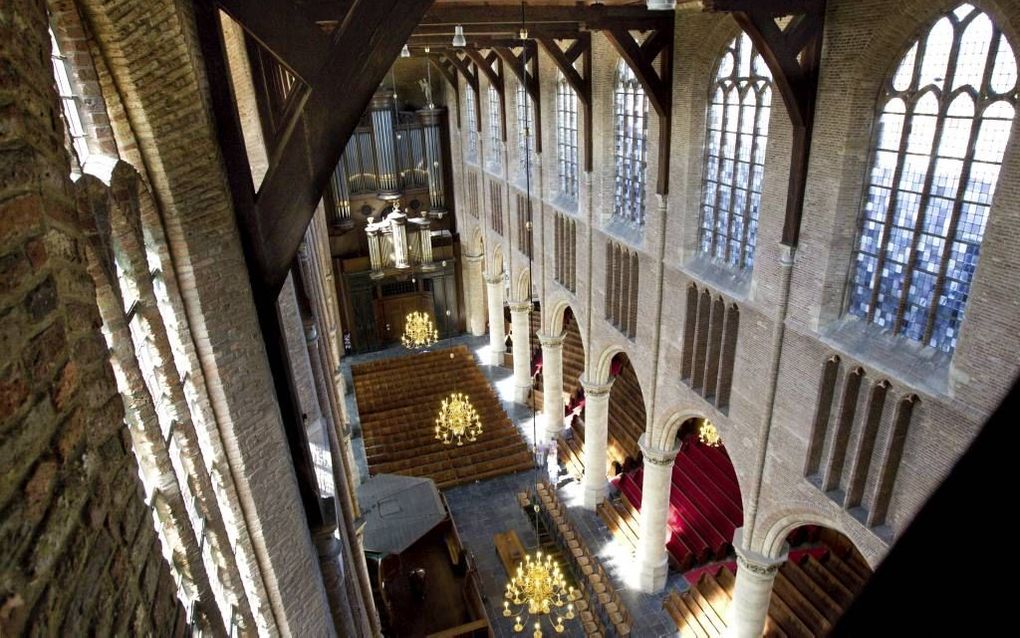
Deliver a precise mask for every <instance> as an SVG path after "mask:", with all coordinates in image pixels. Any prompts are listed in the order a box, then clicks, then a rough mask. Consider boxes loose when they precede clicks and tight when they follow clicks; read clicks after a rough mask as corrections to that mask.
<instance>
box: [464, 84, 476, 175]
mask: <svg viewBox="0 0 1020 638" xmlns="http://www.w3.org/2000/svg"><path fill="white" fill-rule="evenodd" d="M477 99H478V97H477V96H476V95H475V90H474V89H473V88H471V87H470V86H468V87H467V89H465V91H464V110H465V111H467V139H468V147H467V156H468V159H469V160H472V161H476V162H477V161H478V119H477V117H476V113H477V108H478V107H477V106H476V105H475V100H477Z"/></svg>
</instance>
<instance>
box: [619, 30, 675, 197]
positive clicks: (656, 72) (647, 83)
mask: <svg viewBox="0 0 1020 638" xmlns="http://www.w3.org/2000/svg"><path fill="white" fill-rule="evenodd" d="M673 24H674V21H673V14H672V13H670V14H669V15H668V16H666V17H662V18H659V20H658V22H656V26H655V27H654V28H653V29H651V32H650V33H648V35H647V36H646V37H645V39H644V41H642V42H641V43H638V41H637V40H636V39H635V38H634V35H633V33H632V32H631V31H630V29H628V28H627V27H626V26H621V25H611V26H609V27H608V28H607V29H606V30H605V31H604V33H605V36H606V38H608V40H609V42H610V43H611V44H612V45H613V47H614V48H615V49H616V51H617V53H619V54H620V57H622V58H623V60H624V61H625V62H626V63H627V65H628V66H629V67H630V68H631V69H632V70H633V71H634V75H635V76H636V77H637V79H638V82H640V83H641V88H643V89H644V91H645V95H647V96H648V99H649V101H650V102H651V103H652V107H653V108H654V109H655V113H656V115H658V117H659V140H658V152H659V156H658V164H659V167H658V168H659V170H658V175H657V179H656V189H655V190H656V192H658V193H659V194H661V195H665V194H666V193H668V192H669V144H670V135H671V130H670V129H671V121H672V111H673ZM656 59H658V68H656Z"/></svg>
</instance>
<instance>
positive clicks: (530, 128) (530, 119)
mask: <svg viewBox="0 0 1020 638" xmlns="http://www.w3.org/2000/svg"><path fill="white" fill-rule="evenodd" d="M515 95H516V98H517V170H518V174H519V175H520V176H521V177H522V178H523V177H524V175H525V173H526V172H527V170H528V167H529V166H534V164H535V157H534V155H532V154H533V153H534V152H535V120H534V117H535V115H534V106H533V105H532V104H531V98H530V97H529V96H528V92H527V91H526V90H525V89H524V85H523V84H520V83H518V84H517V91H516V93H515Z"/></svg>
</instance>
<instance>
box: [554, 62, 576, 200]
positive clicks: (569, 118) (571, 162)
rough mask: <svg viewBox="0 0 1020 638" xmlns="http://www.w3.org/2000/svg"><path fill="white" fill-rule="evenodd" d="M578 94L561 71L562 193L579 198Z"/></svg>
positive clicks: (558, 111) (558, 126)
mask: <svg viewBox="0 0 1020 638" xmlns="http://www.w3.org/2000/svg"><path fill="white" fill-rule="evenodd" d="M577 150H578V147H577V94H576V93H575V92H574V89H573V88H571V86H570V84H568V83H567V79H566V78H565V77H563V74H562V73H561V74H560V76H559V79H558V80H557V81H556V161H557V168H558V169H559V185H560V193H562V194H563V195H565V196H567V197H569V198H571V199H577V184H578V172H577Z"/></svg>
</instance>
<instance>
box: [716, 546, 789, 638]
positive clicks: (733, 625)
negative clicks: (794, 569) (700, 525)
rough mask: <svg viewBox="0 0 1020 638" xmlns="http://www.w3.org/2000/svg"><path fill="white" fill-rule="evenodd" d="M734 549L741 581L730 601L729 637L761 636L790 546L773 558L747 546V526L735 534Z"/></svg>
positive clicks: (749, 637)
mask: <svg viewBox="0 0 1020 638" xmlns="http://www.w3.org/2000/svg"><path fill="white" fill-rule="evenodd" d="M733 549H734V550H735V551H736V553H737V580H736V584H735V586H734V588H733V602H732V603H731V604H730V611H729V618H728V619H727V624H728V625H729V633H728V636H731V637H733V638H759V637H760V636H761V635H762V633H763V632H764V631H765V619H766V617H767V616H768V611H769V600H770V599H771V598H772V584H773V583H774V582H775V580H776V574H777V573H778V572H779V567H780V566H781V565H782V564H783V563H784V562H786V557H787V554H788V552H789V548H788V547H785V546H784V548H783V553H782V555H781V556H780V557H779V558H769V557H768V556H764V555H762V554H759V553H757V552H754V551H752V550H750V549H748V548H746V547H744V528H740V529H738V530H737V531H736V533H735V534H734V535H733Z"/></svg>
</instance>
